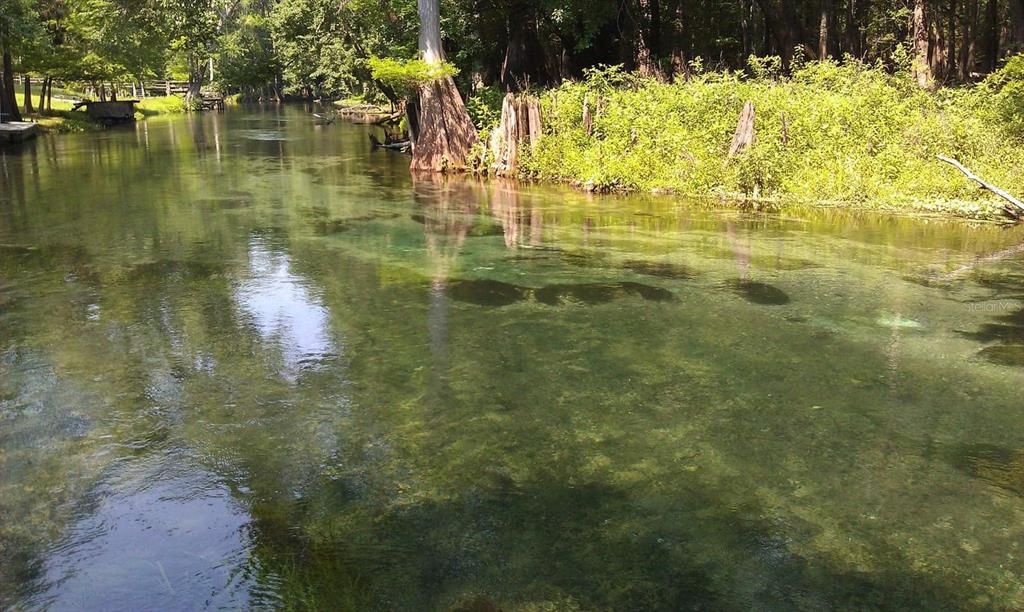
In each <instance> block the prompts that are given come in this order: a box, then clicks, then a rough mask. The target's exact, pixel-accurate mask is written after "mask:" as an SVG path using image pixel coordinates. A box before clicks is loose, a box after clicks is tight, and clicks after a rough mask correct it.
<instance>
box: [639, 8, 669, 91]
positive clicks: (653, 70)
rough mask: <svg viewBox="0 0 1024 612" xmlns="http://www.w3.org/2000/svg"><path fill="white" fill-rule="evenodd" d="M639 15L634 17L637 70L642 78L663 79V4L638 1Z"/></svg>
mask: <svg viewBox="0 0 1024 612" xmlns="http://www.w3.org/2000/svg"><path fill="white" fill-rule="evenodd" d="M637 6H638V7H639V12H640V14H639V15H636V16H634V19H633V22H634V25H635V26H636V34H635V35H634V41H635V49H634V60H635V61H636V69H637V72H639V73H640V74H641V75H642V76H647V77H658V78H661V77H662V76H663V75H662V74H661V66H660V65H659V61H658V60H659V58H660V52H661V51H660V48H659V47H660V44H661V40H660V38H661V37H660V33H661V2H660V0H638V2H637Z"/></svg>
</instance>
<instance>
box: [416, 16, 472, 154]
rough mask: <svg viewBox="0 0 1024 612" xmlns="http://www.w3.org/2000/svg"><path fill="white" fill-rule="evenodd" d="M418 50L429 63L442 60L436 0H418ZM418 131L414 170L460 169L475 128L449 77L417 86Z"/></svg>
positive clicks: (438, 62) (439, 18)
mask: <svg viewBox="0 0 1024 612" xmlns="http://www.w3.org/2000/svg"><path fill="white" fill-rule="evenodd" d="M418 9H419V17H420V37H419V50H420V54H421V55H422V56H423V60H424V61H425V62H427V63H428V64H430V65H439V64H441V63H442V62H444V49H443V48H442V46H441V14H440V13H441V10H440V9H441V7H440V1H439V0H418ZM419 93H420V95H419V107H420V113H419V134H418V135H417V139H416V144H415V145H414V147H413V153H412V165H411V168H412V170H414V171H427V172H443V171H445V170H453V169H463V168H465V167H466V163H467V161H468V158H469V151H470V149H471V148H472V146H473V145H474V144H475V143H476V140H477V137H476V128H475V127H474V126H473V121H472V120H471V119H470V118H469V113H467V112H466V105H465V104H464V103H463V101H462V96H460V95H459V90H458V89H456V87H455V81H453V80H452V78H451V77H445V78H442V79H437V80H434V81H431V82H429V83H424V84H423V85H421V86H420V92H419Z"/></svg>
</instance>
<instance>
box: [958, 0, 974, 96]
mask: <svg viewBox="0 0 1024 612" xmlns="http://www.w3.org/2000/svg"><path fill="white" fill-rule="evenodd" d="M963 6H964V13H963V19H962V20H961V24H960V80H961V81H965V82H966V81H969V80H970V79H971V72H973V70H974V61H975V54H974V34H975V32H976V31H977V24H978V0H966V1H965V2H964V5H963Z"/></svg>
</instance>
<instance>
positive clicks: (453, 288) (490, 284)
mask: <svg viewBox="0 0 1024 612" xmlns="http://www.w3.org/2000/svg"><path fill="white" fill-rule="evenodd" d="M448 295H449V297H451V298H452V299H453V300H456V301H459V302H466V303H468V304H476V305H478V306H508V305H509V304H514V303H516V302H520V301H522V300H525V299H527V298H528V297H529V290H528V289H525V288H523V287H519V286H516V285H510V284H509V283H503V282H501V281H495V280H468V279H464V280H457V281H453V282H451V283H449V284H448Z"/></svg>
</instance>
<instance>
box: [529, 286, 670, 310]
mask: <svg viewBox="0 0 1024 612" xmlns="http://www.w3.org/2000/svg"><path fill="white" fill-rule="evenodd" d="M533 295H534V297H535V298H536V299H537V301H538V302H540V303H541V304H547V305H548V306H560V305H569V304H583V305H586V306H596V305H598V304H607V303H608V302H611V301H613V300H618V299H623V298H627V297H640V298H643V299H645V300H649V301H654V302H667V301H670V300H672V299H674V297H675V296H674V295H672V292H671V291H669V290H667V289H662V288H661V287H653V286H651V285H644V284H642V283H631V282H623V283H585V284H555V285H548V286H546V287H541V288H540V289H537V290H535V291H534V292H533Z"/></svg>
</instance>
